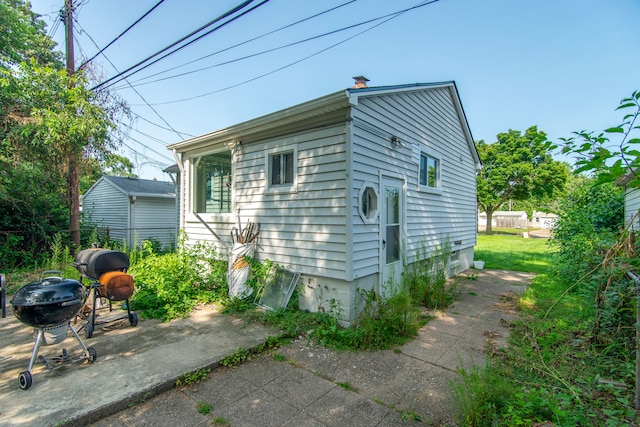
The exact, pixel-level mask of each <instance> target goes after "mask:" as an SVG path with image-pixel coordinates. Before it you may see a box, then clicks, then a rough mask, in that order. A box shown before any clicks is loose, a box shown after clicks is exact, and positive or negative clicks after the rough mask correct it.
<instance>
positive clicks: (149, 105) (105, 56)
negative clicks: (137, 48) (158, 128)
mask: <svg viewBox="0 0 640 427" xmlns="http://www.w3.org/2000/svg"><path fill="white" fill-rule="evenodd" d="M163 1H164V0H163ZM75 21H76V23H77V24H78V27H80V30H81V31H82V32H83V33H85V34H86V35H87V37H89V40H91V42H92V43H93V44H94V45H95V46H96V47H98V45H97V43H96V42H95V40H94V39H93V37H91V35H90V34H89V33H88V32H87V31H86V30H85V29H84V28H82V26H81V25H80V23H79V22H78V21H77V19H76V20H75ZM102 56H104V58H105V59H106V60H107V62H109V64H111V66H112V67H113V69H114V70H116V72H118V68H117V67H116V66H115V65H114V64H113V62H111V60H110V59H109V58H108V57H107V55H105V54H104V53H102ZM85 64H86V62H85ZM125 81H126V82H127V84H128V85H129V86H130V87H131V89H133V91H134V92H135V93H136V94H137V95H138V96H139V97H140V99H142V102H144V103H145V105H146V106H148V107H149V108H150V109H151V111H153V112H154V113H155V114H156V116H158V118H160V120H162V121H163V122H164V124H165V125H167V126H168V127H169V129H170V130H171V131H173V132H174V133H175V134H176V135H178V138H181V139H184V136H183V135H182V134H181V133H180V132H178V131H177V130H175V129H174V128H173V126H171V125H170V124H169V122H168V121H167V120H165V118H164V117H163V116H162V115H160V113H159V112H158V110H156V109H155V108H153V106H152V105H151V104H149V102H148V101H147V100H146V99H145V97H144V96H142V94H141V93H140V92H139V91H138V90H137V89H136V88H134V87H133V86H131V83H129V82H128V81H127V80H125Z"/></svg>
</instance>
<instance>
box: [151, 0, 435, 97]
mask: <svg viewBox="0 0 640 427" xmlns="http://www.w3.org/2000/svg"><path fill="white" fill-rule="evenodd" d="M438 1H440V0H426V1H424V2H421V3H419V4H418V5H416V6H413V7H410V8H407V9H403V10H400V11H397V12H394V13H392V14H388V15H385V16H386V17H387V19H385V20H384V21H382V22H379V23H378V24H375V25H373V26H371V27H369V28H367V29H365V30H363V31H360V32H359V33H357V34H355V35H353V36H350V37H348V38H346V39H344V40H342V41H339V42H337V43H334V44H332V45H331V46H328V47H326V48H324V49H321V50H319V51H317V52H315V53H312V54H311V55H307V56H305V57H303V58H301V59H298V60H296V61H293V62H290V63H289V64H287V65H284V66H282V67H278V68H276V69H274V70H271V71H269V72H266V73H263V74H260V75H258V76H256V77H252V78H250V79H248V80H244V81H242V82H240V83H236V84H233V85H230V86H226V87H224V88H221V89H217V90H214V91H211V92H207V93H203V94H200V95H196V96H191V97H188V98H182V99H177V100H173V101H166V102H156V103H153V104H151V105H169V104H176V103H179V102H185V101H192V100H194V99H199V98H204V97H206V96H210V95H214V94H216V93H220V92H224V91H227V90H229V89H233V88H236V87H239V86H242V85H245V84H248V83H251V82H254V81H256V80H259V79H261V78H264V77H267V76H269V75H271V74H275V73H277V72H278V71H282V70H284V69H286V68H289V67H292V66H294V65H297V64H299V63H301V62H303V61H306V60H307V59H310V58H313V57H314V56H317V55H319V54H321V53H324V52H326V51H328V50H330V49H333V48H334V47H336V46H339V45H341V44H344V43H346V42H347V41H349V40H352V39H354V38H356V37H358V36H360V35H362V34H364V33H366V32H368V31H371V30H373V29H374V28H377V27H379V26H380V25H383V24H385V23H387V22H389V21H391V20H392V19H395V18H397V17H398V16H401V15H402V14H404V13H406V12H409V11H411V10H415V9H418V8H420V7H424V6H428V5H430V4H433V3H436V2H438ZM371 21H374V20H369V22H371Z"/></svg>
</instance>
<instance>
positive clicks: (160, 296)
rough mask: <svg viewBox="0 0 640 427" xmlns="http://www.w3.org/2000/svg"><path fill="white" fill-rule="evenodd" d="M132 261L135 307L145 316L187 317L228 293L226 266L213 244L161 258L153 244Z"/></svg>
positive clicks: (133, 257)
mask: <svg viewBox="0 0 640 427" xmlns="http://www.w3.org/2000/svg"><path fill="white" fill-rule="evenodd" d="M130 259H131V260H132V265H131V268H130V269H129V272H130V273H131V274H132V275H133V276H134V277H135V280H136V291H135V293H134V295H133V298H132V301H131V305H132V307H133V309H135V310H140V311H141V312H142V315H143V316H146V317H151V318H160V319H163V320H170V319H174V318H179V317H185V316H187V315H189V313H190V312H191V310H192V309H193V308H194V307H195V306H196V305H198V304H199V303H209V302H212V301H215V300H219V299H220V298H222V296H223V295H224V294H226V292H227V283H226V263H225V262H223V261H217V257H216V251H215V248H214V247H213V246H212V245H208V244H206V243H198V244H196V245H193V246H186V245H182V247H181V249H180V250H179V251H178V252H175V253H169V254H164V255H160V254H156V253H155V252H153V247H152V244H151V243H150V242H149V243H147V244H146V245H145V247H144V249H143V250H142V253H133V254H132V255H130Z"/></svg>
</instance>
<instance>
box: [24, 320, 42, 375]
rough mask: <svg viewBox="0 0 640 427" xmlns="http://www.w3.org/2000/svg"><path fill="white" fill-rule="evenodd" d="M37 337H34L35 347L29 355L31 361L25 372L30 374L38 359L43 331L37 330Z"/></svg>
mask: <svg viewBox="0 0 640 427" xmlns="http://www.w3.org/2000/svg"><path fill="white" fill-rule="evenodd" d="M37 331H38V336H37V337H36V345H35V346H33V353H31V360H30V361H29V367H28V368H27V371H29V372H31V370H32V369H33V367H34V366H35V364H36V360H37V358H38V351H39V350H40V345H41V344H42V337H43V336H44V330H43V329H38V330H37Z"/></svg>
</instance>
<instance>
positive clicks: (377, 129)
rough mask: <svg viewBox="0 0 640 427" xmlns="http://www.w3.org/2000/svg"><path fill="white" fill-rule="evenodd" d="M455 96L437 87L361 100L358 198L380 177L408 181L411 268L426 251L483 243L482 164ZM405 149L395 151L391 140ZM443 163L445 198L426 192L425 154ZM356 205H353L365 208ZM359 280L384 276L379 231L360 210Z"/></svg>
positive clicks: (356, 128)
mask: <svg viewBox="0 0 640 427" xmlns="http://www.w3.org/2000/svg"><path fill="white" fill-rule="evenodd" d="M451 91H452V89H450V88H449V87H442V88H433V89H430V90H428V91H424V90H418V91H408V92H403V93H399V94H390V95H381V96H372V97H366V98H365V97H361V98H360V99H359V102H358V106H357V107H355V108H354V111H353V114H352V117H353V124H352V133H353V136H352V144H353V153H354V154H353V169H354V170H353V193H354V194H355V195H357V194H358V191H357V190H358V189H359V188H360V187H361V186H362V183H363V182H365V181H374V180H375V181H377V180H378V179H379V176H380V174H389V175H391V176H399V177H404V178H405V179H406V226H405V232H406V242H405V245H406V255H407V262H408V263H411V262H413V261H414V260H415V258H416V255H417V254H418V252H419V251H420V250H421V249H422V246H426V248H425V249H427V250H434V249H435V247H436V245H438V244H442V243H444V242H445V241H446V240H447V239H448V240H449V241H450V242H452V243H453V242H454V241H460V242H461V244H460V245H455V246H453V248H452V249H454V250H460V249H463V248H471V247H473V246H475V243H476V223H475V221H476V192H475V164H474V161H473V158H472V156H471V152H470V150H469V145H468V143H467V139H466V137H465V134H464V131H463V126H465V125H466V124H464V123H461V118H460V117H459V115H458V113H457V111H456V108H455V107H454V104H453V99H452V92H451ZM392 136H396V137H398V138H399V140H400V141H401V142H402V144H401V145H400V146H397V147H394V146H393V145H392V143H391V137H392ZM422 153H430V154H431V155H432V156H433V157H434V158H437V159H439V162H440V177H439V182H440V188H441V191H440V192H434V193H431V192H425V191H421V186H420V184H419V181H418V180H419V167H420V155H421V154H422ZM356 203H357V201H355V200H354V202H353V203H352V206H354V207H355V206H357V204H356ZM352 221H353V224H354V225H353V263H354V276H355V278H358V277H364V276H367V275H369V274H374V273H378V272H379V271H378V264H379V252H378V239H379V237H378V233H379V232H380V230H379V229H378V228H377V225H371V224H365V223H364V222H363V221H362V219H361V218H360V216H359V214H358V212H357V209H352Z"/></svg>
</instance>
